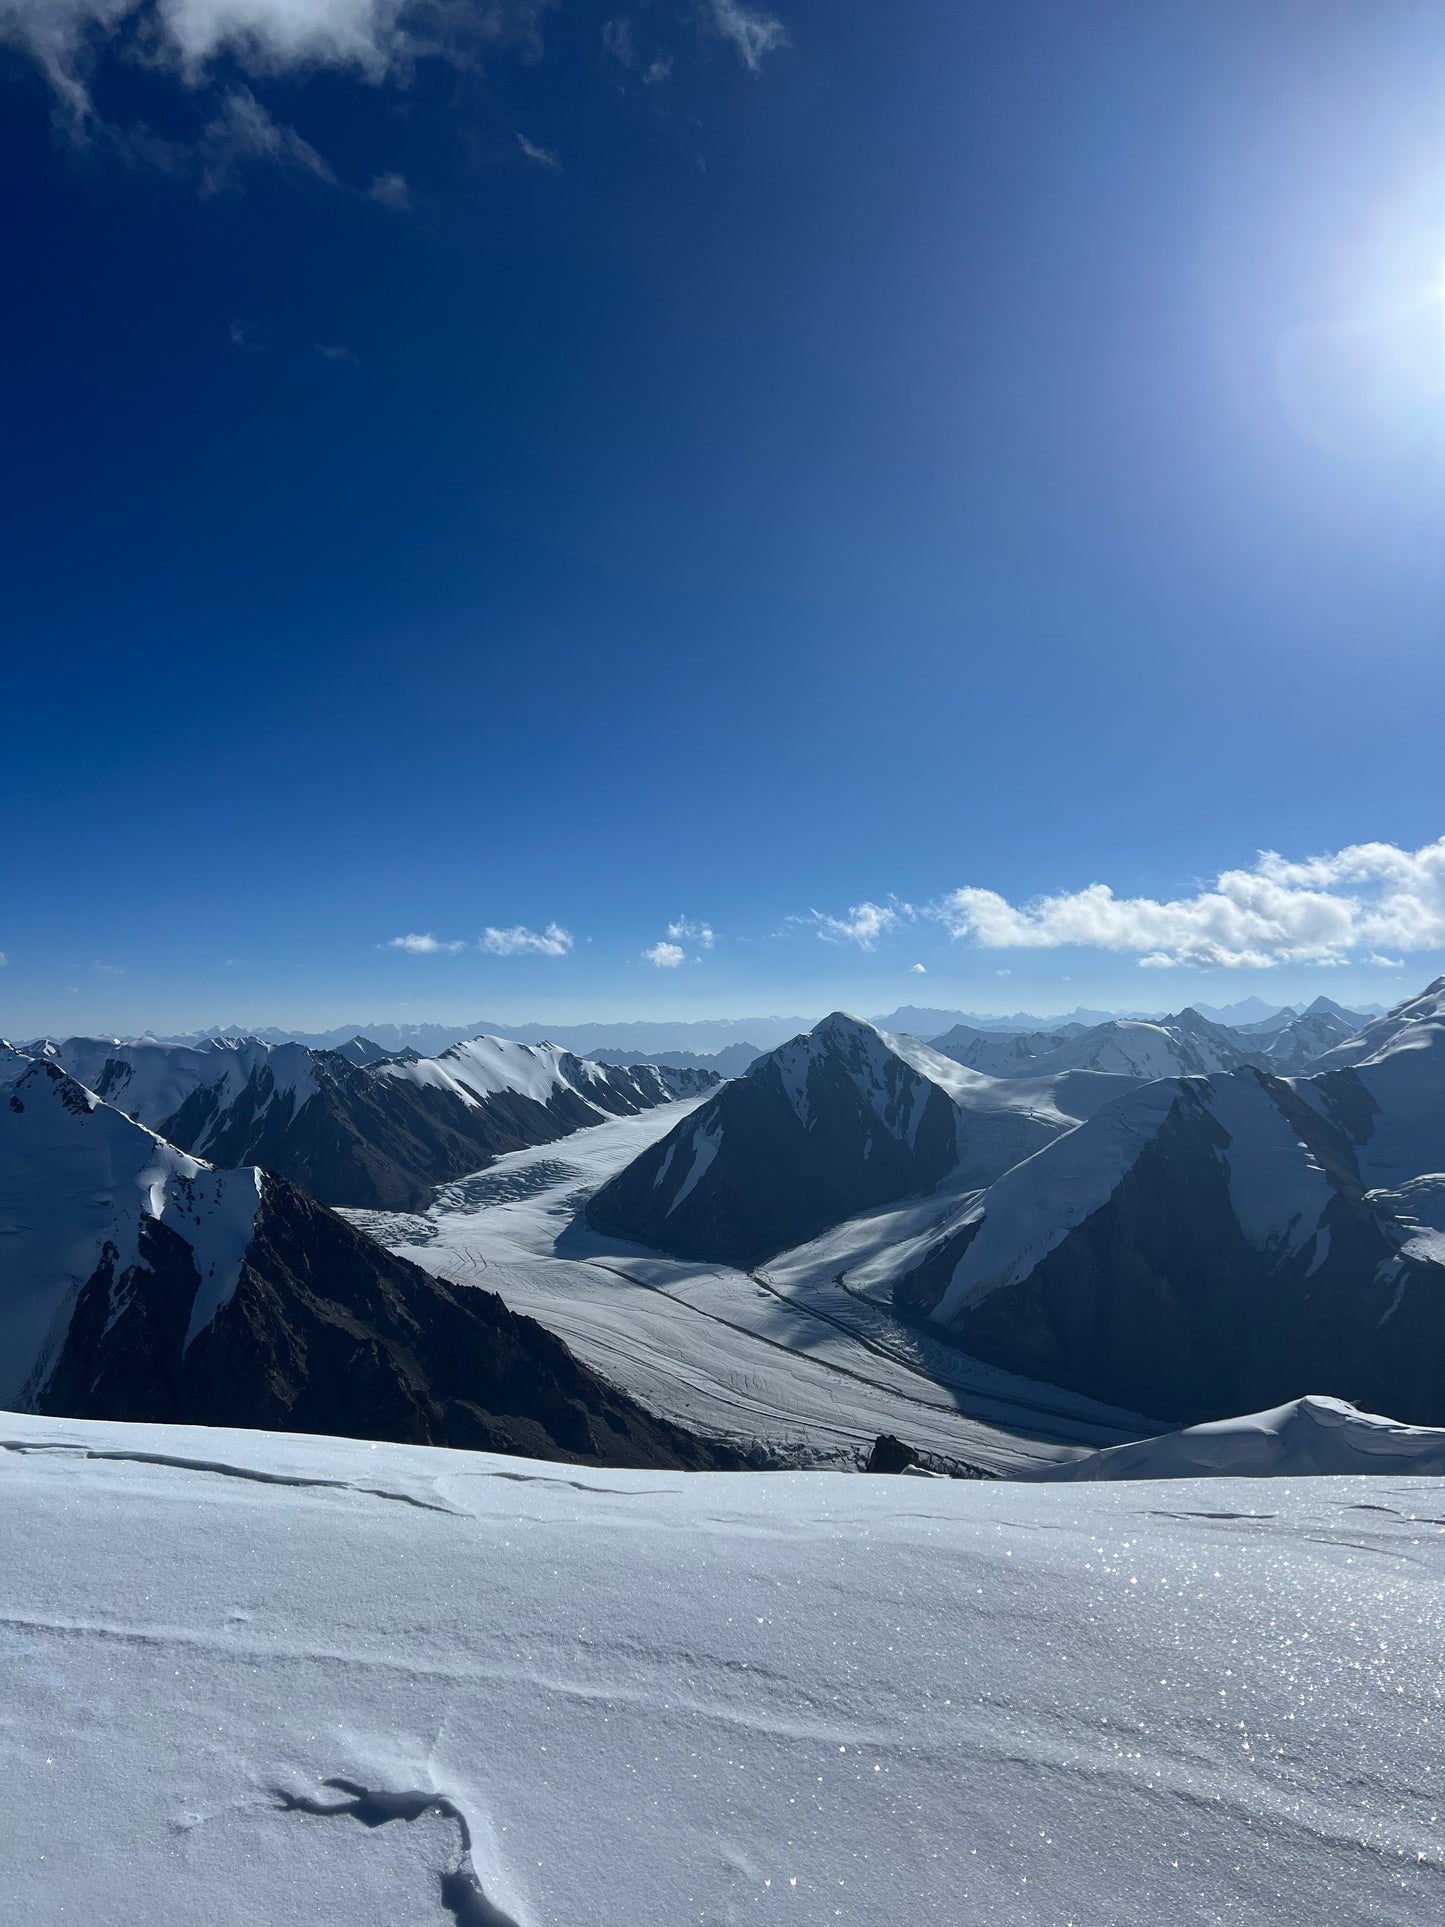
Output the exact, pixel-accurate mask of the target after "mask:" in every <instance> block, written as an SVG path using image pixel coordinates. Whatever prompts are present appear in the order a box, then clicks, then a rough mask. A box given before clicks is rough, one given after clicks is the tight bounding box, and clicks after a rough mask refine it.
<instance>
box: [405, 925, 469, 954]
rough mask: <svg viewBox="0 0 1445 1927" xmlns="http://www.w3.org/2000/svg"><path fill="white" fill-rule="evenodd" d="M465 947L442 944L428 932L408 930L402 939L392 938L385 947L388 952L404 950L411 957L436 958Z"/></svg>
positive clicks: (462, 944)
mask: <svg viewBox="0 0 1445 1927" xmlns="http://www.w3.org/2000/svg"><path fill="white" fill-rule="evenodd" d="M466 947H467V946H466V945H465V944H464V943H462V942H460V941H458V942H456V943H443V941H442V940H441V938H440V937H434V936H433V935H432V933H431V931H430V930H424V931H422V930H410V931H408V932H407V934H406V935H405V936H404V937H393V938H392V939H391V941H390V943H388V944H387V946H386V948H387V949H388V950H405V951H406V952H407V954H408V955H409V956H412V957H436V956H440V955H441V954H442V953H443V952H445V953H446V954H448V955H455V954H456V952H457V951H458V950H465V949H466Z"/></svg>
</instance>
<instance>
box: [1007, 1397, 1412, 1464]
mask: <svg viewBox="0 0 1445 1927" xmlns="http://www.w3.org/2000/svg"><path fill="white" fill-rule="evenodd" d="M1349 1474H1354V1475H1359V1474H1372V1475H1375V1476H1379V1475H1381V1474H1389V1475H1391V1476H1394V1477H1415V1478H1440V1477H1441V1476H1442V1475H1445V1431H1441V1430H1438V1429H1436V1428H1434V1427H1431V1426H1424V1425H1401V1424H1399V1423H1398V1422H1397V1421H1396V1420H1394V1419H1391V1418H1381V1417H1380V1416H1379V1415H1378V1414H1377V1413H1374V1412H1361V1411H1357V1410H1356V1408H1355V1407H1354V1406H1353V1405H1349V1404H1346V1403H1345V1401H1344V1400H1343V1399H1338V1398H1297V1399H1293V1400H1291V1402H1290V1403H1289V1404H1288V1405H1280V1406H1276V1407H1275V1409H1274V1410H1273V1411H1270V1412H1251V1413H1249V1414H1247V1415H1246V1416H1245V1417H1243V1418H1226V1419H1215V1420H1213V1421H1212V1422H1211V1423H1210V1424H1207V1425H1190V1426H1187V1427H1186V1428H1185V1429H1184V1430H1183V1431H1181V1432H1166V1433H1164V1435H1163V1436H1162V1437H1160V1438H1153V1439H1138V1440H1135V1441H1134V1442H1133V1443H1131V1444H1129V1445H1113V1446H1109V1447H1107V1448H1106V1449H1105V1450H1104V1451H1102V1452H1091V1453H1090V1454H1089V1456H1088V1457H1087V1458H1084V1459H1075V1460H1074V1461H1073V1462H1072V1463H1071V1464H1068V1465H1060V1466H1053V1467H1050V1468H1049V1469H1048V1470H1046V1471H1042V1472H1039V1473H1037V1474H1035V1475H1034V1476H1035V1477H1038V1478H1047V1479H1197V1478H1221V1479H1237V1478H1248V1479H1298V1478H1319V1477H1341V1476H1345V1475H1349Z"/></svg>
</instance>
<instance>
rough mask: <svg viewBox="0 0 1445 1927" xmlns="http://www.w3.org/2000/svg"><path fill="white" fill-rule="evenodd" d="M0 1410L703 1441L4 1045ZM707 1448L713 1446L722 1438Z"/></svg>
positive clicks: (543, 1437) (522, 1330) (604, 1459)
mask: <svg viewBox="0 0 1445 1927" xmlns="http://www.w3.org/2000/svg"><path fill="white" fill-rule="evenodd" d="M0 1405H4V1406H8V1407H12V1408H15V1407H19V1408H23V1409H29V1410H34V1411H39V1412H50V1413H59V1414H67V1415H71V1416H78V1417H94V1418H118V1419H147V1420H161V1421H165V1422H188V1423H199V1424H206V1425H229V1426H269V1427H273V1428H276V1429H281V1430H305V1431H316V1432H329V1433H337V1434H343V1435H347V1436H352V1437H360V1438H389V1439H404V1440H405V1439H410V1440H415V1441H417V1442H420V1443H443V1442H445V1443H450V1444H454V1445H466V1446H470V1447H476V1448H485V1449H489V1450H501V1451H511V1452H527V1453H532V1454H536V1455H542V1456H546V1457H552V1458H567V1459H575V1460H578V1461H586V1462H593V1463H599V1464H604V1463H605V1464H650V1465H707V1464H717V1463H718V1462H719V1457H718V1455H717V1454H716V1453H714V1452H713V1451H712V1450H711V1448H708V1447H706V1446H704V1445H702V1444H700V1443H699V1442H698V1441H696V1440H693V1439H692V1438H691V1437H690V1436H689V1435H688V1434H686V1433H684V1432H681V1431H679V1430H678V1429H677V1428H675V1427H672V1426H668V1425H666V1424H664V1423H662V1422H661V1421H657V1420H654V1419H652V1418H651V1417H650V1416H649V1415H648V1414H646V1413H645V1412H643V1411H642V1410H641V1408H640V1407H638V1406H636V1405H634V1404H633V1403H632V1401H631V1400H630V1399H628V1398H627V1397H626V1396H625V1395H623V1394H621V1393H618V1392H614V1391H613V1390H612V1389H611V1388H610V1387H609V1386H606V1385H604V1384H603V1383H602V1381H601V1380H600V1379H597V1378H596V1377H594V1375H593V1374H592V1373H591V1372H589V1371H588V1370H587V1369H586V1368H585V1367H583V1366H581V1365H579V1364H578V1362H577V1361H576V1360H575V1359H574V1358H573V1357H572V1355H571V1354H570V1353H569V1352H568V1351H567V1350H566V1348H565V1347H564V1346H563V1345H562V1344H561V1343H560V1342H559V1341H558V1340H556V1339H555V1338H553V1337H552V1336H551V1335H550V1334H549V1333H547V1332H545V1331H543V1329H542V1328H541V1327H540V1326H538V1325H535V1324H534V1323H533V1322H532V1321H531V1320H530V1319H525V1318H517V1317H515V1316H514V1315H513V1314H512V1313H511V1312H509V1311H508V1310H507V1309H506V1308H505V1306H504V1305H503V1304H502V1302H501V1300H500V1299H499V1298H496V1297H494V1296H493V1295H492V1294H491V1293H489V1292H485V1291H480V1290H476V1289H468V1288H464V1287H459V1286H455V1285H449V1284H447V1283H445V1282H444V1281H441V1280H438V1279H435V1278H432V1277H431V1276H429V1275H428V1274H427V1273H426V1272H423V1271H421V1270H419V1269H418V1268H417V1267H415V1266H414V1265H411V1264H409V1263H407V1261H406V1260H405V1259H403V1258H399V1257H397V1256H395V1255H394V1254H392V1253H390V1252H387V1251H384V1250H382V1248H381V1247H380V1246H378V1245H376V1244H374V1243H373V1242H372V1241H371V1240H370V1239H368V1238H366V1237H363V1236H362V1235H361V1234H360V1233H359V1232H357V1231H355V1230H353V1228H352V1227H351V1226H350V1225H348V1224H346V1223H345V1222H344V1220H342V1219H341V1218H339V1217H337V1216H336V1215H335V1214H334V1213H333V1212H331V1211H328V1210H327V1209H325V1208H324V1207H323V1206H321V1205H318V1204H317V1203H315V1201H314V1200H313V1199H311V1198H309V1197H307V1196H306V1195H305V1193H304V1192H302V1191H300V1190H298V1189H297V1188H296V1186H294V1185H292V1184H290V1183H288V1182H287V1181H286V1180H285V1179H283V1178H278V1177H275V1176H272V1175H270V1174H268V1173H264V1172H262V1171H260V1170H258V1169H255V1168H249V1167H248V1168H242V1169H239V1170H217V1169H215V1168H214V1167H213V1166H211V1165H209V1164H206V1163H203V1162H202V1161H200V1160H199V1159H196V1158H193V1157H189V1156H187V1155H186V1154H185V1153H184V1152H182V1151H180V1150H178V1149H177V1148H176V1147H175V1146H174V1145H173V1144H169V1143H167V1142H166V1141H165V1140H164V1139H163V1138H161V1137H158V1136H157V1135H156V1134H155V1133H154V1132H153V1131H150V1130H148V1129H147V1128H146V1127H145V1126H144V1125H142V1124H138V1123H137V1122H135V1121H134V1120H133V1119H132V1118H129V1117H127V1116H126V1115H125V1114H124V1113H122V1112H121V1111H119V1110H116V1109H114V1108H113V1107H112V1106H111V1105H109V1104H106V1103H104V1102H103V1101H102V1100H101V1099H100V1098H99V1097H97V1096H96V1095H95V1093H94V1092H92V1091H89V1090H87V1089H86V1088H85V1087H84V1086H83V1085H81V1084H79V1083H78V1082H77V1081H76V1080H75V1079H74V1078H73V1077H71V1076H69V1075H67V1074H66V1072H65V1071H63V1070H62V1069H61V1067H60V1066H59V1065H58V1064H57V1063H54V1062H52V1061H49V1060H45V1059H38V1060H37V1059H31V1058H28V1057H26V1056H24V1055H23V1054H20V1053H17V1052H14V1051H10V1050H4V1051H3V1053H0ZM724 1456H725V1457H726V1456H727V1455H724Z"/></svg>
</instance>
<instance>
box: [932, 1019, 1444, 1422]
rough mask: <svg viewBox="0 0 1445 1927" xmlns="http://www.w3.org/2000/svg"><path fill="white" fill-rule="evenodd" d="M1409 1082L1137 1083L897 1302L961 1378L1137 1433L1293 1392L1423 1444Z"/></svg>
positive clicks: (1424, 1235)
mask: <svg viewBox="0 0 1445 1927" xmlns="http://www.w3.org/2000/svg"><path fill="white" fill-rule="evenodd" d="M1425 1064H1426V1058H1425V1054H1424V1053H1422V1052H1421V1051H1420V1050H1419V1049H1418V1048H1415V1047H1414V1046H1413V1045H1410V1044H1407V1043H1405V1042H1403V1041H1402V1040H1401V1038H1399V1037H1397V1038H1396V1040H1395V1041H1394V1043H1393V1045H1392V1046H1385V1047H1384V1052H1383V1054H1382V1055H1381V1056H1380V1058H1379V1061H1378V1062H1374V1061H1372V1062H1369V1063H1367V1064H1363V1065H1361V1066H1359V1067H1358V1068H1350V1069H1345V1070H1341V1071H1339V1072H1335V1073H1332V1074H1330V1075H1329V1076H1326V1077H1316V1078H1299V1079H1294V1080H1285V1079H1282V1078H1275V1077H1271V1076H1269V1075H1268V1074H1267V1073H1263V1072H1260V1071H1258V1070H1254V1069H1246V1070H1239V1071H1232V1072H1227V1073H1223V1074H1218V1075H1215V1076H1212V1077H1186V1078H1165V1079H1160V1080H1157V1081H1155V1082H1153V1083H1149V1084H1145V1085H1143V1086H1141V1087H1139V1088H1138V1089H1136V1090H1134V1091H1132V1092H1130V1093H1128V1094H1127V1095H1125V1096H1123V1097H1120V1098H1118V1099H1116V1100H1114V1101H1113V1102H1111V1103H1109V1104H1107V1105H1105V1106H1103V1107H1102V1108H1101V1109H1100V1110H1099V1111H1097V1112H1096V1113H1095V1114H1094V1116H1093V1117H1092V1118H1089V1119H1088V1120H1086V1121H1085V1122H1084V1123H1082V1124H1081V1125H1080V1126H1079V1128H1078V1129H1077V1130H1076V1131H1074V1132H1072V1133H1071V1134H1069V1135H1068V1136H1067V1137H1064V1138H1062V1139H1060V1140H1059V1141H1058V1142H1056V1143H1053V1144H1051V1145H1049V1146H1047V1147H1046V1148H1045V1149H1044V1150H1042V1151H1041V1152H1040V1153H1039V1154H1038V1155H1037V1156H1036V1157H1034V1158H1031V1159H1029V1160H1028V1161H1027V1162H1025V1163H1022V1164H1020V1165H1018V1166H1017V1167H1016V1168H1015V1169H1013V1170H1011V1171H1009V1172H1007V1173H1006V1174H1005V1175H1004V1176H1003V1177H1001V1178H1000V1179H999V1180H998V1182H997V1183H995V1184H994V1185H992V1186H991V1187H990V1188H989V1189H988V1190H987V1191H986V1192H985V1193H984V1194H983V1196H982V1197H981V1198H980V1199H978V1200H976V1201H974V1202H973V1203H972V1204H971V1205H968V1206H966V1207H965V1208H964V1210H963V1211H962V1212H961V1213H960V1214H959V1215H957V1216H956V1217H955V1219H954V1220H953V1221H952V1222H951V1223H949V1224H948V1225H946V1226H941V1227H940V1237H939V1240H938V1242H937V1244H936V1245H935V1246H934V1248H933V1249H932V1250H931V1251H929V1252H928V1253H927V1255H926V1256H925V1257H924V1258H922V1260H921V1261H920V1262H919V1263H917V1264H915V1265H914V1266H913V1267H912V1269H911V1271H910V1272H909V1274H908V1275H906V1276H904V1277H901V1278H900V1279H899V1280H898V1281H897V1284H896V1286H895V1291H896V1295H897V1297H898V1299H899V1302H900V1303H901V1304H904V1305H907V1306H909V1307H911V1308H912V1309H914V1310H916V1311H922V1312H926V1313H928V1314H929V1315H931V1317H932V1318H933V1319H934V1320H935V1321H936V1322H937V1323H938V1324H939V1325H941V1326H942V1327H944V1328H945V1329H946V1330H947V1331H948V1332H949V1333H950V1334H951V1335H952V1336H953V1337H954V1339H955V1340H956V1341H957V1342H958V1343H959V1344H961V1345H962V1346H963V1347H964V1348H965V1349H966V1350H967V1351H969V1352H971V1353H974V1354H975V1355H977V1356H980V1357H983V1358H987V1359H990V1360H992V1361H993V1362H995V1363H998V1364H1006V1365H1007V1366H1008V1367H1009V1368H1010V1369H1011V1370H1015V1371H1019V1372H1025V1373H1028V1374H1030V1375H1032V1376H1034V1377H1038V1378H1042V1379H1045V1380H1047V1381H1049V1382H1051V1383H1055V1384H1061V1385H1067V1386H1071V1387H1073V1388H1075V1389H1078V1390H1081V1391H1087V1392H1089V1393H1091V1394H1092V1395H1094V1396H1096V1397H1103V1398H1109V1399H1112V1400H1115V1401H1117V1402H1118V1403H1120V1404H1124V1405H1128V1406H1130V1407H1132V1408H1133V1409H1135V1410H1139V1411H1148V1412H1154V1413H1157V1414H1159V1415H1160V1416H1165V1415H1169V1416H1174V1417H1177V1418H1194V1417H1212V1416H1215V1415H1217V1414H1219V1413H1222V1412H1238V1411H1241V1410H1246V1411H1248V1410H1255V1409H1260V1408H1264V1407H1268V1406H1273V1405H1276V1404H1278V1403H1280V1402H1281V1401H1282V1400H1284V1399H1287V1398H1289V1397H1291V1396H1293V1395H1295V1394H1296V1393H1297V1391H1298V1388H1299V1386H1300V1385H1301V1384H1302V1383H1304V1384H1309V1385H1314V1386H1316V1387H1318V1388H1319V1389H1320V1390H1321V1391H1322V1392H1324V1393H1328V1394H1331V1395H1335V1396H1340V1397H1345V1398H1349V1399H1352V1400H1355V1401H1359V1402H1364V1403H1366V1404H1369V1405H1371V1406H1374V1407H1376V1408H1377V1409H1380V1410H1388V1411H1392V1412H1395V1413H1398V1414H1399V1415H1400V1416H1401V1417H1402V1418H1404V1419H1406V1420H1409V1421H1417V1422H1420V1423H1425V1424H1435V1423H1438V1422H1445V1262H1442V1260H1445V1238H1441V1237H1440V1236H1439V1234H1438V1232H1437V1231H1436V1230H1435V1229H1433V1228H1432V1227H1434V1226H1435V1225H1436V1224H1437V1223H1439V1222H1441V1221H1442V1220H1441V1211H1440V1206H1441V1202H1442V1194H1445V1179H1440V1178H1437V1177H1435V1176H1433V1175H1432V1174H1433V1173H1434V1172H1436V1171H1438V1170H1439V1169H1441V1168H1445V1167H1442V1157H1441V1153H1442V1152H1445V1104H1442V1102H1441V1100H1442V1096H1445V1082H1442V1079H1441V1075H1440V1073H1441V1068H1442V1067H1441V1063H1440V1061H1439V1060H1438V1058H1437V1059H1436V1061H1435V1062H1434V1063H1433V1064H1432V1065H1430V1066H1429V1072H1428V1075H1426V1076H1421V1075H1419V1074H1418V1073H1419V1070H1420V1068H1421V1067H1423V1066H1425ZM1402 1066H1403V1068H1404V1070H1405V1072H1406V1075H1404V1076H1402V1075H1401V1069H1402ZM1384 1187H1389V1188H1384Z"/></svg>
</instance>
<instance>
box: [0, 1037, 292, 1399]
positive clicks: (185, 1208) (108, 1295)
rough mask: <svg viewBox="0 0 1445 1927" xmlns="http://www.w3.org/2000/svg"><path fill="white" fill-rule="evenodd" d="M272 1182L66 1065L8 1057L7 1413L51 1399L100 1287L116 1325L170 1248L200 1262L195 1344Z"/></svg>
mask: <svg viewBox="0 0 1445 1927" xmlns="http://www.w3.org/2000/svg"><path fill="white" fill-rule="evenodd" d="M261 1186H262V1180H261V1173H260V1172H259V1171H256V1170H249V1169H248V1170H240V1171H214V1170H212V1169H211V1168H210V1167H209V1166H208V1165H205V1164H202V1163H200V1162H198V1161H197V1160H196V1159H195V1158H191V1157H187V1156H186V1155H185V1153H184V1152H182V1151H178V1150H177V1149H176V1148H175V1146H174V1145H172V1144H167V1143H166V1142H165V1141H164V1140H163V1139H161V1138H158V1137H156V1136H155V1135H154V1134H153V1133H152V1132H150V1131H148V1130H146V1129H145V1128H144V1127H143V1126H141V1125H138V1124H135V1123H133V1122H132V1121H131V1120H130V1119H129V1118H127V1117H124V1116H122V1115H121V1113H120V1112H119V1111H116V1110H112V1109H111V1108H110V1106H109V1105H106V1104H102V1103H101V1101H100V1100H99V1098H97V1097H96V1096H95V1095H94V1094H93V1093H92V1092H90V1091H87V1090H86V1089H84V1087H83V1086H82V1085H80V1084H78V1083H76V1082H75V1081H74V1080H73V1079H72V1078H69V1077H67V1076H66V1075H65V1073H64V1072H63V1071H62V1070H61V1069H60V1068H59V1067H58V1066H57V1065H54V1064H50V1063H46V1062H35V1061H33V1060H30V1059H28V1058H23V1057H16V1056H14V1055H13V1054H10V1055H9V1057H8V1063H7V1062H4V1061H0V1405H12V1406H13V1405H22V1404H26V1403H28V1402H30V1401H32V1400H33V1399H34V1398H36V1397H37V1396H40V1395H41V1394H43V1392H44V1389H45V1386H46V1384H47V1383H48V1381H49V1379H50V1378H51V1376H52V1374H53V1373H54V1371H55V1369H56V1368H57V1366H61V1365H62V1364H63V1360H62V1354H63V1353H64V1350H65V1346H66V1340H67V1337H68V1334H69V1332H70V1327H71V1323H72V1319H73V1316H74V1314H75V1310H76V1306H77V1304H78V1302H79V1299H80V1297H81V1294H82V1292H83V1291H84V1290H85V1288H86V1286H87V1285H91V1286H92V1289H93V1290H99V1289H102V1288H103V1290H104V1294H105V1301H106V1313H105V1315H106V1320H107V1325H108V1327H113V1326H114V1325H115V1324H116V1323H117V1322H119V1321H121V1320H122V1319H123V1317H124V1314H125V1312H126V1310H127V1309H128V1307H129V1305H130V1301H131V1299H132V1298H133V1296H134V1294H135V1292H136V1290H137V1288H138V1282H137V1281H138V1280H140V1279H142V1278H149V1279H153V1278H154V1270H155V1266H156V1264H157V1263H158V1262H160V1261H161V1260H160V1258H159V1255H158V1254H159V1253H161V1252H163V1251H165V1250H166V1248H167V1247H169V1248H170V1255H171V1256H172V1257H178V1256H179V1251H180V1249H184V1251H185V1252H186V1254H187V1256H188V1258H189V1261H190V1264H191V1266H192V1276H193V1302H192V1307H191V1312H190V1316H189V1317H188V1319H187V1337H188V1338H190V1337H194V1336H195V1334H196V1332H197V1331H198V1330H200V1329H202V1328H203V1327H204V1326H205V1325H207V1324H209V1323H210V1321H211V1319H212V1318H213V1317H214V1316H215V1314H216V1312H217V1311H219V1310H220V1308H221V1307H222V1306H223V1305H224V1304H225V1303H226V1302H227V1300H228V1299H229V1298H230V1295H231V1293H232V1292H233V1291H234V1290H235V1287H236V1282H237V1280H238V1278H239V1276H240V1271H241V1262H242V1259H243V1257H244V1255H245V1252H246V1249H247V1247H248V1245H249V1244H250V1243H251V1240H252V1238H253V1237H254V1235H255V1223H256V1216H257V1213H258V1211H259V1209H260V1205H261V1195H262V1190H261ZM162 1228H164V1230H165V1232H167V1233H169V1234H170V1236H169V1238H168V1239H164V1240H163V1239H162V1238H161V1236H160V1235H159V1234H160V1232H161V1229H162Z"/></svg>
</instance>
